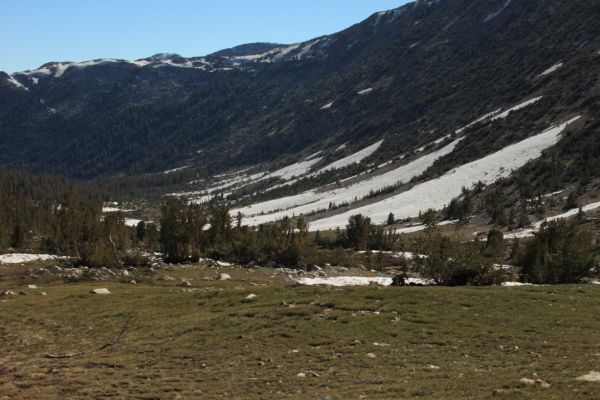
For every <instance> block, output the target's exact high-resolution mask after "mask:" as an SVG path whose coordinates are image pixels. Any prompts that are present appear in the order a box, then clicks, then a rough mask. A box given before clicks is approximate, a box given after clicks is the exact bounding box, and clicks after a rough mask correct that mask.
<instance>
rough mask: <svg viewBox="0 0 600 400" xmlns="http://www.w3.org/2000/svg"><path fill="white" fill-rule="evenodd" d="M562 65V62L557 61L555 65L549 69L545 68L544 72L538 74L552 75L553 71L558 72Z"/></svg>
mask: <svg viewBox="0 0 600 400" xmlns="http://www.w3.org/2000/svg"><path fill="white" fill-rule="evenodd" d="M562 66H563V63H562V62H559V63H556V64H554V65H553V66H551V67H550V68H548V69H547V70H545V71H544V72H542V73H541V74H539V75H538V76H545V75H550V74H551V73H553V72H556V71H557V70H558V69H559V68H560V67H562Z"/></svg>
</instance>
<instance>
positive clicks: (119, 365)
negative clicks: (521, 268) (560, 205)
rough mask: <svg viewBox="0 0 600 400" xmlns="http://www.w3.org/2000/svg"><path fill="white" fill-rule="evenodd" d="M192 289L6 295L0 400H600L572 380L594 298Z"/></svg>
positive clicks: (590, 348)
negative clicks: (530, 382) (544, 385)
mask: <svg viewBox="0 0 600 400" xmlns="http://www.w3.org/2000/svg"><path fill="white" fill-rule="evenodd" d="M165 285H167V284H165ZM194 286H195V288H197V289H198V291H196V292H184V291H182V290H181V289H180V288H176V287H174V286H173V285H172V284H170V285H167V286H150V285H148V286H145V285H138V286H134V285H123V284H117V283H101V284H99V283H95V284H90V283H78V284H68V285H66V284H49V286H45V287H44V288H42V289H38V291H39V290H44V291H46V292H47V293H48V296H39V295H33V294H31V295H28V296H12V297H10V298H8V299H7V298H6V297H5V298H1V299H0V300H2V302H1V303H0V315H1V324H0V360H1V361H2V362H3V363H4V365H3V367H2V369H1V370H0V398H10V399H13V398H25V399H38V398H39V399H41V398H44V399H53V398H101V399H105V398H113V399H114V398H127V399H175V398H184V399H187V398H201V399H212V398H226V399H280V398H293V399H320V398H323V397H325V396H327V395H329V396H330V397H331V398H332V399H360V398H366V399H399V398H400V399H401V398H418V397H422V398H427V399H486V398H492V397H493V398H505V399H597V398H598V397H599V396H600V383H598V384H594V383H582V382H578V381H576V380H575V378H577V377H578V376H580V375H583V374H586V373H588V372H589V371H592V370H598V369H599V368H600V366H599V365H598V364H599V362H600V302H599V301H598V300H599V299H600V287H597V286H581V287H579V286H560V287H558V286H556V287H550V286H547V287H525V288H381V287H364V288H343V289H327V288H312V287H298V288H284V287H281V286H277V285H267V286H253V285H252V284H250V283H249V282H231V281H228V282H195V283H194ZM93 287H108V288H109V289H110V290H111V292H112V294H111V295H109V296H94V295H91V294H88V292H89V290H90V289H91V288H93ZM29 292H30V293H33V292H34V291H29ZM249 293H255V294H256V295H257V296H258V297H257V298H256V299H255V300H253V301H247V300H245V299H244V297H245V296H246V295H248V294H249ZM282 301H285V302H286V303H288V304H290V305H293V307H281V306H280V303H281V302H282ZM130 316H131V322H130V325H129V328H128V329H127V331H126V332H125V334H124V335H123V336H122V337H121V339H120V341H119V342H118V343H117V344H116V345H115V346H112V347H109V348H107V349H105V350H102V351H95V350H96V349H98V348H99V347H101V346H102V345H103V344H105V343H108V342H110V341H111V340H113V339H114V337H115V336H116V335H117V334H118V333H119V331H120V330H121V329H122V327H123V325H124V324H125V322H126V321H127V320H128V319H129V318H130ZM374 343H378V344H380V345H375V344H374ZM381 344H384V346H381ZM80 351H84V352H86V354H84V355H82V356H77V357H72V358H68V359H58V360H57V359H47V358H44V355H45V354H47V353H53V354H60V353H76V352H80ZM370 353H372V354H370ZM373 354H374V355H375V357H372V355H373ZM300 372H303V373H305V374H306V377H298V376H297V374H298V373H300ZM524 377H527V378H533V379H536V378H539V379H542V380H544V381H547V382H549V383H550V385H551V386H550V388H542V387H541V386H539V385H535V386H525V385H523V384H520V383H519V379H521V378H524ZM498 390H500V392H497V393H495V394H494V391H498ZM2 396H4V397H2Z"/></svg>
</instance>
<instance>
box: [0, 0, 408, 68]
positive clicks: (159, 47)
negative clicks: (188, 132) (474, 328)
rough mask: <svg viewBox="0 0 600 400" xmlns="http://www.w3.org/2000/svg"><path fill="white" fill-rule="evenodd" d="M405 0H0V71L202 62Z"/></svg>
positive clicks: (327, 29) (308, 33)
mask: <svg viewBox="0 0 600 400" xmlns="http://www.w3.org/2000/svg"><path fill="white" fill-rule="evenodd" d="M407 2H408V1H407V0H52V1H49V0H0V38H2V39H1V40H0V71H7V72H9V73H11V72H16V71H22V70H26V69H33V68H37V67H39V66H40V65H42V64H44V63H46V62H48V61H84V60H91V59H95V58H123V59H138V58H143V57H148V56H151V55H153V54H155V53H162V52H170V53H179V54H181V55H183V56H200V55H205V54H208V53H211V52H213V51H216V50H220V49H223V48H227V47H232V46H235V45H239V44H243V43H249V42H259V41H260V42H278V43H294V42H299V41H303V40H307V39H310V38H313V37H315V36H320V35H323V34H327V33H333V32H337V31H339V30H341V29H344V28H346V27H348V26H350V25H352V24H354V23H356V22H359V21H361V20H363V19H364V18H366V17H368V16H369V15H371V14H372V13H374V12H376V11H382V10H387V9H392V8H396V7H399V6H400V5H402V4H405V3H407Z"/></svg>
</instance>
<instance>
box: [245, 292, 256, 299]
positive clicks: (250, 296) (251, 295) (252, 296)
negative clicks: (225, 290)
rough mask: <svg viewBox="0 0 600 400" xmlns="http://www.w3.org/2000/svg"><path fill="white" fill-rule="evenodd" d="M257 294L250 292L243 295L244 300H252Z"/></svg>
mask: <svg viewBox="0 0 600 400" xmlns="http://www.w3.org/2000/svg"><path fill="white" fill-rule="evenodd" d="M257 297H258V296H257V295H255V294H254V293H250V294H249V295H248V296H246V297H245V299H246V300H254V299H256V298H257Z"/></svg>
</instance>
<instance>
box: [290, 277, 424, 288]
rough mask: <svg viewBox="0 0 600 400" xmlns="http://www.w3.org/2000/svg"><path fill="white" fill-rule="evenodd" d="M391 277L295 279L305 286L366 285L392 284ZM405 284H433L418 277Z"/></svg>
mask: <svg viewBox="0 0 600 400" xmlns="http://www.w3.org/2000/svg"><path fill="white" fill-rule="evenodd" d="M392 280H393V278H392V277H379V276H374V277H369V276H335V277H330V278H300V279H298V280H296V281H297V282H298V284H300V285H305V286H317V285H325V286H334V287H343V286H368V285H380V286H390V285H391V284H392ZM406 284H407V285H433V282H432V281H428V280H426V279H419V278H407V279H406Z"/></svg>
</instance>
